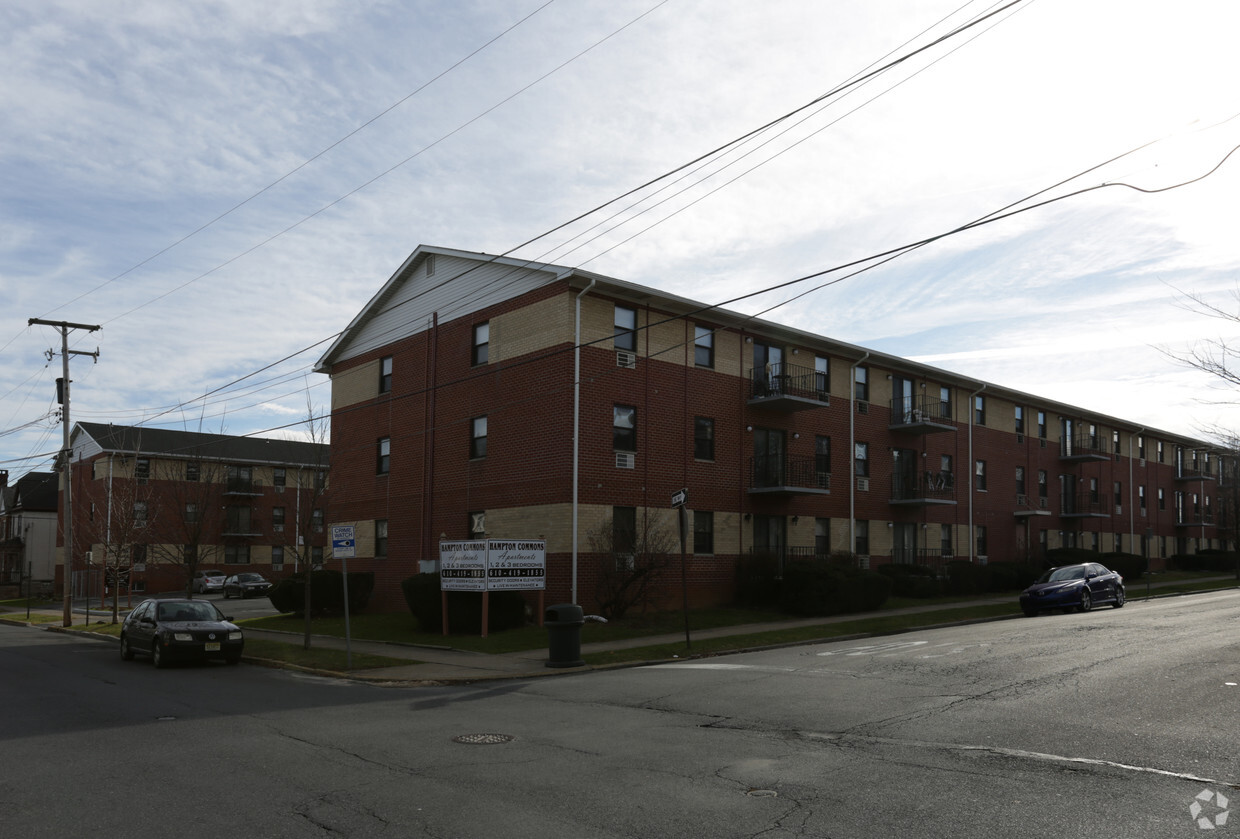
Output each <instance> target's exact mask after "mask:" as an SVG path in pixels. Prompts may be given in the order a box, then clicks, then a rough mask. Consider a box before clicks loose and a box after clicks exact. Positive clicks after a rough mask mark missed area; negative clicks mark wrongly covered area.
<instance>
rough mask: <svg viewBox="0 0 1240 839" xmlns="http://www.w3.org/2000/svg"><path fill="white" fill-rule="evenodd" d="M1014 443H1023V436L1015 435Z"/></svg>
mask: <svg viewBox="0 0 1240 839" xmlns="http://www.w3.org/2000/svg"><path fill="white" fill-rule="evenodd" d="M1016 442H1018V443H1023V442H1025V435H1024V434H1017V435H1016Z"/></svg>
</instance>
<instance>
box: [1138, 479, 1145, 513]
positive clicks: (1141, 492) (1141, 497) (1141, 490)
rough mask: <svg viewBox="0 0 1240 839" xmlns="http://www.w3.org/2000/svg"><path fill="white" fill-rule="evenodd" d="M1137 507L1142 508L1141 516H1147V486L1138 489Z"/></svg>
mask: <svg viewBox="0 0 1240 839" xmlns="http://www.w3.org/2000/svg"><path fill="white" fill-rule="evenodd" d="M1137 506H1138V507H1140V508H1141V515H1145V484H1141V485H1140V486H1139V487H1137Z"/></svg>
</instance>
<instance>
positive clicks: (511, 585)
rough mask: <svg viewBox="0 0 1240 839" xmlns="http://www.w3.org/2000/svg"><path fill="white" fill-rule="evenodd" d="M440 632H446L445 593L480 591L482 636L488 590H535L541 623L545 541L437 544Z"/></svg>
mask: <svg viewBox="0 0 1240 839" xmlns="http://www.w3.org/2000/svg"><path fill="white" fill-rule="evenodd" d="M439 569H440V570H439V589H440V598H441V602H442V603H443V634H444V635H447V634H448V592H449V591H476V592H480V593H481V594H482V637H483V638H485V637H486V636H487V628H488V627H487V623H488V614H487V610H488V607H489V606H490V592H492V591H537V592H538V614H539V620H540V622H541V616H542V612H543V608H542V607H543V597H544V596H545V595H544V592H545V591H546V588H547V543H546V542H545V541H544V540H542V539H475V540H471V541H465V542H440V543H439Z"/></svg>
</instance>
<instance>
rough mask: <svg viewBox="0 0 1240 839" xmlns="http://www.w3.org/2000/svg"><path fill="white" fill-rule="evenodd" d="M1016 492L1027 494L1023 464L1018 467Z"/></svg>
mask: <svg viewBox="0 0 1240 839" xmlns="http://www.w3.org/2000/svg"><path fill="white" fill-rule="evenodd" d="M1016 494H1017V495H1024V494H1025V467H1023V466H1017V467H1016Z"/></svg>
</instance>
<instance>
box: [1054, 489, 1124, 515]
mask: <svg viewBox="0 0 1240 839" xmlns="http://www.w3.org/2000/svg"><path fill="white" fill-rule="evenodd" d="M1059 515H1060V516H1062V517H1063V518H1065V519H1106V518H1110V517H1111V508H1110V502H1109V501H1104V500H1103V498H1102V496H1101V495H1094V494H1092V493H1088V492H1083V493H1080V494H1078V495H1065V496H1063V497H1062V498H1060V499H1059Z"/></svg>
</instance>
